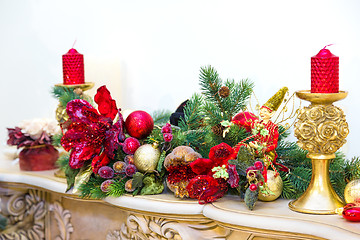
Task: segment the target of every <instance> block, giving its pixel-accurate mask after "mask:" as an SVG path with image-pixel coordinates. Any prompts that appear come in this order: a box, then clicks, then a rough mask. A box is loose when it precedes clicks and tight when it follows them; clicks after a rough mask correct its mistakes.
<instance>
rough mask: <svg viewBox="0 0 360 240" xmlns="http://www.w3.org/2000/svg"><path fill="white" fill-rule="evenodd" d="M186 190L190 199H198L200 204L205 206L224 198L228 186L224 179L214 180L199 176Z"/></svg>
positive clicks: (193, 179) (209, 177)
mask: <svg viewBox="0 0 360 240" xmlns="http://www.w3.org/2000/svg"><path fill="white" fill-rule="evenodd" d="M186 190H187V191H188V192H189V196H190V198H195V199H198V200H199V203H200V204H205V203H211V202H214V201H216V200H217V199H219V198H221V197H223V196H224V195H225V193H226V191H227V186H226V182H225V180H224V179H222V178H218V179H214V178H213V177H211V176H208V175H198V176H196V177H194V178H192V179H191V180H190V182H189V184H188V185H187V187H186Z"/></svg>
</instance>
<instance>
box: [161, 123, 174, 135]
mask: <svg viewBox="0 0 360 240" xmlns="http://www.w3.org/2000/svg"><path fill="white" fill-rule="evenodd" d="M161 133H172V129H171V124H170V123H166V124H165V126H163V127H162V128H161Z"/></svg>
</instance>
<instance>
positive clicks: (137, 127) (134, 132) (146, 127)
mask: <svg viewBox="0 0 360 240" xmlns="http://www.w3.org/2000/svg"><path fill="white" fill-rule="evenodd" d="M153 128H154V120H153V119H152V117H151V116H150V114H148V113H147V112H145V111H141V110H139V111H135V112H132V113H131V114H130V115H129V116H128V117H127V118H126V120H125V129H126V132H127V133H128V134H129V135H130V136H132V137H134V138H137V139H144V138H146V137H147V136H149V135H150V133H151V132H152V130H153Z"/></svg>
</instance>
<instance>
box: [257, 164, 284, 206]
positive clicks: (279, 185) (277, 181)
mask: <svg viewBox="0 0 360 240" xmlns="http://www.w3.org/2000/svg"><path fill="white" fill-rule="evenodd" d="M275 175H276V174H275V172H274V171H272V170H267V183H266V184H267V186H268V188H269V190H270V191H271V192H273V194H270V195H266V196H265V195H263V194H261V193H259V200H260V201H264V202H270V201H274V200H275V199H277V198H278V197H279V196H280V195H281V192H282V190H283V181H282V179H281V177H280V175H278V174H277V175H276V177H275Z"/></svg>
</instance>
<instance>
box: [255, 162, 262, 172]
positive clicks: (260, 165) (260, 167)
mask: <svg viewBox="0 0 360 240" xmlns="http://www.w3.org/2000/svg"><path fill="white" fill-rule="evenodd" d="M254 167H255V168H256V169H257V170H261V169H262V168H263V164H262V162H260V161H256V162H255V164H254Z"/></svg>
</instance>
